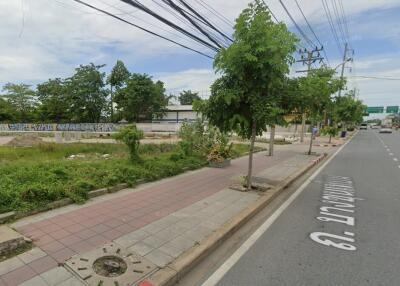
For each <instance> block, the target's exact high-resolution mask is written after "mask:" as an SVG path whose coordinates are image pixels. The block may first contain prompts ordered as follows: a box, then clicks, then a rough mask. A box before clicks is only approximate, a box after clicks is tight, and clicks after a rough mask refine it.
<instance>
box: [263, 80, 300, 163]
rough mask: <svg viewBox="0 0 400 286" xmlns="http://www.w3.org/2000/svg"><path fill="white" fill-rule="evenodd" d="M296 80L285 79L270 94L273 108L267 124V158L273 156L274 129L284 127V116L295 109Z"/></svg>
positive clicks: (285, 123)
mask: <svg viewBox="0 0 400 286" xmlns="http://www.w3.org/2000/svg"><path fill="white" fill-rule="evenodd" d="M297 91H298V80H297V79H296V78H293V79H291V78H288V77H287V78H285V79H284V80H283V81H282V82H281V83H280V84H279V85H277V87H276V88H275V90H274V91H273V92H272V93H271V94H272V96H271V103H272V104H273V108H271V109H270V111H269V113H268V114H269V116H268V120H267V121H268V124H269V126H270V139H269V150H268V153H269V156H273V153H274V141H275V127H276V125H279V126H286V125H287V124H288V122H286V120H285V116H286V115H289V114H292V113H293V112H295V111H296V108H297V96H298V93H297Z"/></svg>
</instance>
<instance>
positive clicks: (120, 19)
mask: <svg viewBox="0 0 400 286" xmlns="http://www.w3.org/2000/svg"><path fill="white" fill-rule="evenodd" d="M72 1H75V2H77V3H79V4H82V5H84V6H86V7H89V8H91V9H94V10H96V11H98V12H101V13H103V14H106V15H108V16H110V17H112V18H114V19H117V20H119V21H121V22H124V23H126V24H128V25H130V26H133V27H135V28H138V29H140V30H142V31H144V32H147V33H149V34H151V35H153V36H156V37H158V38H161V39H164V40H166V41H168V42H171V43H173V44H175V45H178V46H180V47H182V48H185V49H187V50H190V51H192V52H195V53H198V54H200V55H202V56H205V57H207V58H210V59H213V57H211V56H209V55H207V54H205V53H203V52H200V51H198V50H195V49H193V48H190V47H188V46H186V45H183V44H181V43H178V42H176V41H174V40H171V39H169V38H167V37H164V36H162V35H159V34H157V33H155V32H152V31H150V30H148V29H146V28H143V27H141V26H139V25H136V24H134V23H132V22H129V21H127V20H125V19H123V18H121V17H118V16H116V15H114V14H112V13H110V12H107V11H105V10H103V9H100V8H97V7H95V6H92V5H90V4H88V3H86V2H83V1H81V0H72Z"/></svg>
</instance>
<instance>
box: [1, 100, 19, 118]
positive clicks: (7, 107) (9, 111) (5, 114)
mask: <svg viewBox="0 0 400 286" xmlns="http://www.w3.org/2000/svg"><path fill="white" fill-rule="evenodd" d="M14 116H15V110H14V109H13V107H12V105H11V104H10V103H8V102H7V101H6V100H4V99H3V98H1V97H0V122H11V121H14Z"/></svg>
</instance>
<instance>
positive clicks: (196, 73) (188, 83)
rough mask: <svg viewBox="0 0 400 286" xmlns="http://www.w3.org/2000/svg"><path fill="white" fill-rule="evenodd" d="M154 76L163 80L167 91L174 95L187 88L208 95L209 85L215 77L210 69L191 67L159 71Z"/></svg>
mask: <svg viewBox="0 0 400 286" xmlns="http://www.w3.org/2000/svg"><path fill="white" fill-rule="evenodd" d="M155 78H156V79H159V80H161V81H163V82H165V83H166V89H167V92H168V93H172V94H174V95H177V94H179V93H180V92H181V91H182V90H188V89H190V90H193V91H197V92H200V93H202V94H203V95H209V90H210V86H211V84H212V83H213V81H214V80H215V79H216V75H215V73H214V71H213V70H212V69H191V70H185V71H181V72H174V73H160V74H157V75H156V76H155Z"/></svg>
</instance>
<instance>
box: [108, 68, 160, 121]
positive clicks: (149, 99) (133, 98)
mask: <svg viewBox="0 0 400 286" xmlns="http://www.w3.org/2000/svg"><path fill="white" fill-rule="evenodd" d="M114 100H115V102H116V103H117V107H118V109H119V110H120V112H121V113H122V116H123V117H124V118H125V119H126V120H128V121H130V122H133V121H135V122H139V121H141V120H151V119H152V117H153V115H157V114H162V113H164V110H165V106H166V105H167V104H168V98H167V97H166V96H165V88H164V83H163V82H161V81H156V82H153V80H152V78H151V77H150V76H148V75H146V74H137V73H134V74H131V76H130V77H129V78H128V79H127V80H126V86H124V87H122V88H121V89H119V90H118V91H117V92H116V94H115V98H114Z"/></svg>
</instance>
